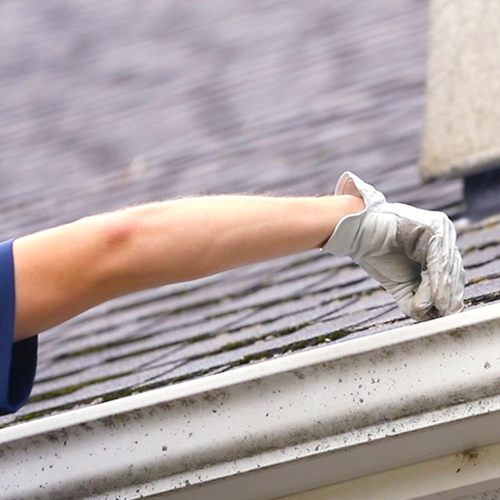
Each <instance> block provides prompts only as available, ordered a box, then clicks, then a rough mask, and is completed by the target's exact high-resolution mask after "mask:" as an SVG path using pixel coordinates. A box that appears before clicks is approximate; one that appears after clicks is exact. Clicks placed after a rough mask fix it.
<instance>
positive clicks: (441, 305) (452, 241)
mask: <svg viewBox="0 0 500 500" xmlns="http://www.w3.org/2000/svg"><path fill="white" fill-rule="evenodd" d="M442 234H443V236H442V242H441V249H440V251H439V254H440V258H441V263H440V266H439V267H440V269H439V275H440V277H439V282H438V286H437V289H436V292H435V294H434V305H435V306H436V308H437V309H438V310H439V311H440V312H441V313H442V314H449V313H448V311H449V308H450V303H451V298H452V296H453V293H454V286H455V282H456V279H455V276H456V274H457V273H458V272H459V267H458V262H457V259H456V255H457V248H456V232H455V227H454V226H453V223H452V222H451V221H450V219H448V217H446V216H445V215H444V218H443V227H442Z"/></svg>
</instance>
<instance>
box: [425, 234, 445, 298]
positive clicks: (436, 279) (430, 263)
mask: <svg viewBox="0 0 500 500" xmlns="http://www.w3.org/2000/svg"><path fill="white" fill-rule="evenodd" d="M440 251H441V248H440V241H439V239H438V236H436V235H434V236H432V237H431V239H430V241H429V245H428V247H427V251H426V254H425V264H424V265H425V268H426V269H427V272H428V273H429V283H430V287H431V293H432V297H433V300H434V297H436V295H437V293H438V289H439V287H440V280H441V267H442V260H441V252H440Z"/></svg>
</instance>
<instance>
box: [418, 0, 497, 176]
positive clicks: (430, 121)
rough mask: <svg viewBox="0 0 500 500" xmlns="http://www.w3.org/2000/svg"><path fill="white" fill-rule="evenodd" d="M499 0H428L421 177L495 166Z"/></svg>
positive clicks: (459, 172)
mask: <svg viewBox="0 0 500 500" xmlns="http://www.w3.org/2000/svg"><path fill="white" fill-rule="evenodd" d="M499 21H500V1H498V0H432V1H431V3H430V31H429V60H428V75H427V97H426V99H427V102H426V116H425V126H424V133H423V137H422V150H421V158H420V169H421V172H422V175H423V177H424V178H433V177H439V176H442V175H462V174H464V173H468V172H471V171H476V170H481V169H486V168H490V167H491V166H492V164H493V165H494V164H497V163H498V164H500V134H499V133H498V131H499V130H500V23H499Z"/></svg>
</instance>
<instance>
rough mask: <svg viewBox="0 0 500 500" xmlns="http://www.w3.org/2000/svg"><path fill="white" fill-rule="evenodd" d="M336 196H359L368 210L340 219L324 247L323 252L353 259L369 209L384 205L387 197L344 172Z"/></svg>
mask: <svg viewBox="0 0 500 500" xmlns="http://www.w3.org/2000/svg"><path fill="white" fill-rule="evenodd" d="M335 195H351V196H357V197H358V198H362V199H363V201H364V202H365V206H366V208H365V209H364V210H362V211H361V212H358V213H355V214H350V215H346V216H345V217H342V219H340V221H339V222H338V224H337V227H336V228H335V231H334V232H333V234H332V235H331V236H330V238H329V239H328V241H327V242H326V244H325V245H324V246H323V250H326V251H327V252H329V253H332V254H334V255H337V256H339V257H345V256H347V255H348V256H350V257H353V256H354V254H356V253H357V245H356V244H355V242H356V238H357V236H358V233H359V231H360V227H361V223H362V221H363V219H364V218H365V215H366V212H367V211H368V208H369V207H373V206H374V205H377V204H380V203H384V202H385V197H384V195H383V194H382V193H381V192H380V191H377V190H376V189H375V188H374V187H373V186H370V185H369V184H367V183H366V182H364V181H362V180H361V179H360V178H359V177H358V176H357V175H355V174H353V173H352V172H344V173H343V174H342V175H341V176H340V178H339V180H338V182H337V186H336V188H335Z"/></svg>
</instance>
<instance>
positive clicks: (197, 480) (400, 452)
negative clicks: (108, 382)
mask: <svg viewBox="0 0 500 500" xmlns="http://www.w3.org/2000/svg"><path fill="white" fill-rule="evenodd" d="M499 341H500V304H496V305H491V306H487V307H483V308H479V309H474V310H471V311H467V312H464V313H461V314H459V315H455V316H451V317H447V318H440V319H436V320H433V321H428V322H426V323H419V324H415V325H411V326H407V327H403V328H398V329H395V330H392V331H388V332H384V333H380V334H376V335H373V336H370V337H365V338H362V339H356V340H349V341H346V342H344V343H340V344H336V345H330V346H325V347H323V348H320V349H314V350H310V351H306V352H301V353H298V354H293V355H289V356H284V357H283V358H280V359H275V360H271V361H267V362H262V363H258V364H255V365H252V366H247V367H243V368H239V369H235V370H232V371H230V372H227V373H223V374H219V375H214V376H209V377H205V378H201V379H197V380H193V381H189V382H185V383H182V384H178V385H174V386H171V387H165V388H163V389H158V390H154V391H150V392H147V393H144V394H140V395H136V396H129V397H126V398H123V399H120V400H117V401H112V402H109V403H103V404H100V405H97V406H93V407H88V408H84V409H79V410H74V411H70V412H67V413H64V414H61V415H56V416H53V417H47V418H43V419H40V420H38V421H33V422H30V423H25V424H20V425H16V426H13V427H11V428H7V429H3V430H0V459H1V467H0V498H1V499H9V500H13V499H25V500H28V499H29V500H35V499H50V500H56V499H64V500H67V499H70V498H71V499H72V500H76V499H84V498H85V499H127V500H131V499H135V498H148V499H152V498H154V499H162V498H167V497H168V498H169V499H170V498H174V499H188V498H189V500H198V499H203V500H206V499H207V498H216V499H218V500H235V499H238V500H247V499H248V500H250V499H252V500H255V499H271V498H277V497H279V496H283V495H287V494H292V493H294V492H299V491H304V490H307V489H312V488H317V487H320V486H324V485H328V484H333V483H336V482H340V481H346V480H348V479H351V478H355V477H361V476H364V475H367V474H374V473H377V472H380V471H383V470H388V469H391V468H394V467H397V466H403V465H407V464H411V463H416V462H419V461H423V460H427V459H430V458H434V457H438V456H443V455H448V454H450V453H455V452H459V451H462V450H466V449H469V448H472V447H479V446H484V445H487V444H491V443H495V442H498V441H500V349H499Z"/></svg>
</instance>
